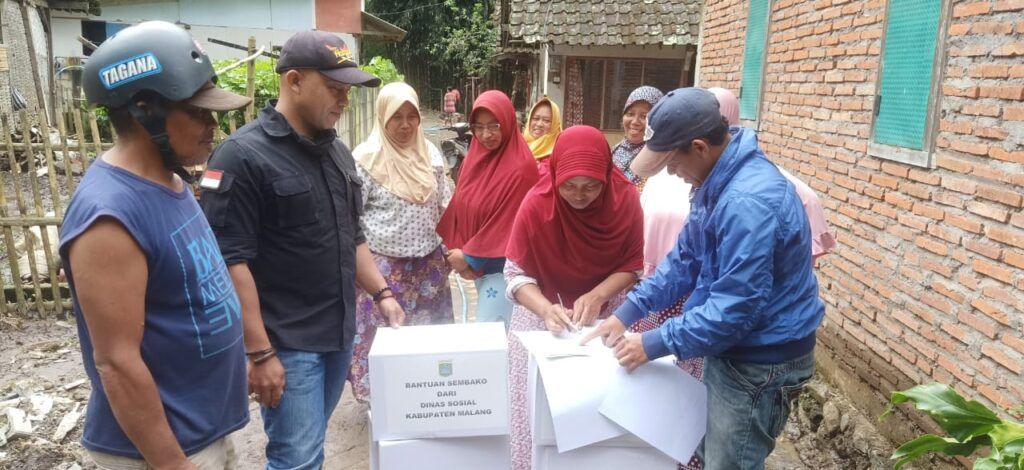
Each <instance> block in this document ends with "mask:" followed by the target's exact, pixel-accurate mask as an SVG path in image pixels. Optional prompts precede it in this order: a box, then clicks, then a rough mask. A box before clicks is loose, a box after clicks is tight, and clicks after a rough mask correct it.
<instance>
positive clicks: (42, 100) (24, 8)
mask: <svg viewBox="0 0 1024 470" xmlns="http://www.w3.org/2000/svg"><path fill="white" fill-rule="evenodd" d="M21 22H22V24H24V25H25V38H26V39H27V41H25V42H27V43H28V58H29V61H28V62H29V65H30V66H31V68H32V76H33V77H36V78H35V79H34V80H33V82H34V83H35V86H36V99H37V100H39V104H38V106H39V108H41V109H43V110H44V111H45V110H46V97H45V95H44V94H43V84H42V83H40V81H39V77H40V73H39V62H38V61H37V60H36V44H35V39H33V38H32V21H31V20H30V19H29V16H28V3H26V1H25V0H21ZM44 114H45V112H44Z"/></svg>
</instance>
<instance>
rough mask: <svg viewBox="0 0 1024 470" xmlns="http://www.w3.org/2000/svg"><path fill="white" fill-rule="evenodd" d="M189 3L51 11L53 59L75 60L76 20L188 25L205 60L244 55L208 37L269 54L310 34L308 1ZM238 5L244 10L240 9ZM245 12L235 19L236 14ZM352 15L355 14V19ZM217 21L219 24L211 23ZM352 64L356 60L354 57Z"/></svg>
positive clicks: (77, 47)
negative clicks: (94, 12) (96, 12)
mask: <svg viewBox="0 0 1024 470" xmlns="http://www.w3.org/2000/svg"><path fill="white" fill-rule="evenodd" d="M196 3H200V2H196V1H195V0H182V1H181V3H180V4H179V3H178V2H171V1H164V2H155V3H148V4H135V5H114V6H104V7H103V14H102V15H100V16H93V17H86V16H84V15H74V14H69V13H66V12H60V11H55V12H54V14H53V16H54V19H53V32H54V38H53V53H54V57H58V58H59V57H80V56H82V45H81V43H79V42H78V40H77V38H78V36H80V35H81V34H82V26H81V21H82V20H83V19H88V20H93V21H109V22H117V23H128V24H134V23H138V22H140V21H145V20H164V21H170V22H176V23H184V24H187V25H189V32H191V33H192V36H193V37H195V38H196V39H197V40H198V41H199V42H200V44H201V45H202V46H203V48H204V49H205V50H206V52H207V53H208V54H209V55H210V58H212V59H214V60H218V59H240V58H243V57H245V56H246V52H245V51H243V50H238V49H234V48H229V47H225V46H221V45H219V44H214V43H211V42H209V41H208V39H209V38H215V39H220V40H222V41H228V42H231V43H234V44H239V45H242V46H245V45H246V44H248V41H249V37H250V36H254V37H255V38H256V44H257V47H259V46H261V45H262V46H265V49H266V50H270V49H271V48H272V47H273V46H281V45H283V44H284V43H285V41H287V40H288V38H290V37H291V36H292V35H293V34H295V32H297V31H303V30H308V29H312V27H313V17H312V14H313V9H312V7H313V4H312V3H311V2H309V1H301V2H300V1H296V0H273V1H266V0H264V1H261V2H248V1H246V0H225V1H218V2H206V3H216V4H217V5H215V6H213V7H202V8H199V7H198V6H197V5H195V4H196ZM243 5H248V6H247V7H245V8H243ZM242 11H244V12H247V13H244V14H240V15H239V14H236V13H237V12H242ZM357 16H358V15H357ZM220 19H223V22H224V23H225V24H222V25H215V24H214V23H215V22H217V21H219V20H220ZM335 34H338V36H340V37H341V38H342V39H343V40H344V41H345V42H346V43H348V44H349V48H350V49H351V50H352V52H353V54H358V52H359V48H358V47H357V43H356V38H355V37H354V36H353V35H351V34H346V33H335ZM357 59H358V58H357Z"/></svg>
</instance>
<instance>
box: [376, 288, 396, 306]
mask: <svg viewBox="0 0 1024 470" xmlns="http://www.w3.org/2000/svg"><path fill="white" fill-rule="evenodd" d="M393 298H395V294H392V293H391V291H390V290H389V291H388V292H386V293H383V294H381V295H380V296H379V297H377V298H375V299H373V302H374V303H378V304H379V303H381V301H383V300H384V299H393Z"/></svg>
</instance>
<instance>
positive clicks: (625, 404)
mask: <svg viewBox="0 0 1024 470" xmlns="http://www.w3.org/2000/svg"><path fill="white" fill-rule="evenodd" d="M544 381H545V382H547V377H545V378H544ZM599 410H600V412H601V414H603V415H604V416H605V417H607V418H608V419H610V420H612V421H614V422H615V423H616V424H618V425H619V426H622V427H623V428H625V429H626V430H628V431H629V432H631V433H633V434H634V435H636V436H637V437H639V438H640V439H643V440H644V441H645V442H647V443H648V444H650V445H651V446H652V447H654V448H655V449H658V450H660V451H662V452H664V453H665V454H667V455H669V456H670V457H672V458H673V459H675V460H676V461H678V462H683V463H685V462H689V461H690V457H691V456H693V452H694V451H695V450H696V449H697V446H698V445H699V444H700V441H701V439H702V438H703V437H704V432H705V430H706V427H707V389H706V388H705V387H704V384H703V383H700V382H698V381H697V379H695V378H693V377H692V376H690V374H687V373H686V372H684V371H683V370H681V369H679V367H677V366H676V365H675V361H674V359H673V358H672V357H663V358H661V359H658V360H655V361H652V362H649V363H647V364H645V365H643V366H641V367H639V368H638V369H636V370H635V371H633V373H632V374H627V373H626V370H625V369H622V368H619V369H618V370H617V371H616V372H615V378H614V380H613V381H612V384H611V386H610V387H609V389H608V393H607V395H605V397H604V400H603V401H602V403H601V405H600V407H599Z"/></svg>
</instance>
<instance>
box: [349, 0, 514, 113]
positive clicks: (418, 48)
mask: <svg viewBox="0 0 1024 470" xmlns="http://www.w3.org/2000/svg"><path fill="white" fill-rule="evenodd" d="M497 5H498V2H495V1H494V0H481V1H473V0H443V1H438V0H367V1H366V11H368V12H370V13H372V14H373V15H376V16H378V17H380V18H381V19H383V20H385V21H387V22H389V23H392V24H394V25H395V26H398V27H399V28H402V29H404V30H406V31H407V33H408V34H407V35H406V37H405V39H404V40H403V41H402V42H400V43H397V44H380V43H371V42H367V43H364V45H363V56H364V57H372V56H375V55H381V56H385V57H390V58H391V59H392V60H394V62H395V65H396V66H397V67H398V70H401V71H402V72H403V73H404V74H405V77H406V80H405V81H406V82H407V83H409V84H410V85H412V86H413V88H415V89H416V91H417V93H419V96H420V101H421V102H422V103H423V104H424V105H425V106H427V107H430V108H434V109H440V107H441V98H442V96H443V94H444V89H445V87H446V86H450V85H454V86H458V87H459V88H460V89H462V91H463V95H464V96H466V95H468V93H466V91H467V87H468V82H469V81H468V77H485V76H487V75H488V74H490V73H492V72H493V70H494V66H495V62H494V53H495V50H496V48H497V45H498V28H497V24H496V21H495V19H494V15H495V8H497Z"/></svg>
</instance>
